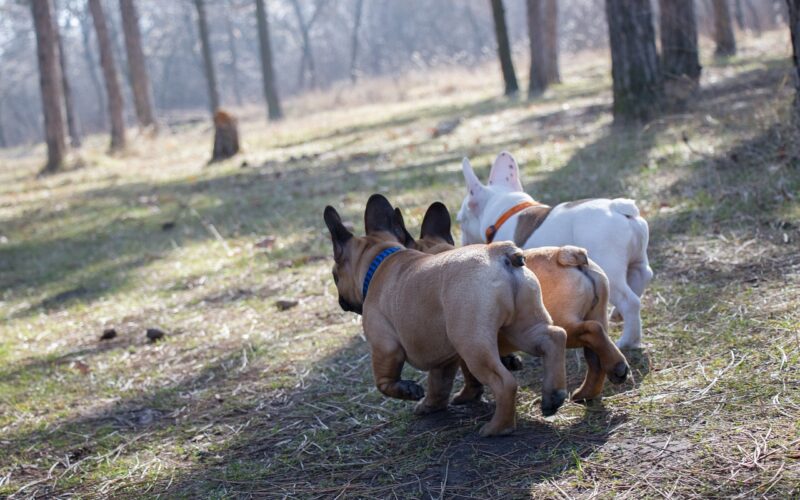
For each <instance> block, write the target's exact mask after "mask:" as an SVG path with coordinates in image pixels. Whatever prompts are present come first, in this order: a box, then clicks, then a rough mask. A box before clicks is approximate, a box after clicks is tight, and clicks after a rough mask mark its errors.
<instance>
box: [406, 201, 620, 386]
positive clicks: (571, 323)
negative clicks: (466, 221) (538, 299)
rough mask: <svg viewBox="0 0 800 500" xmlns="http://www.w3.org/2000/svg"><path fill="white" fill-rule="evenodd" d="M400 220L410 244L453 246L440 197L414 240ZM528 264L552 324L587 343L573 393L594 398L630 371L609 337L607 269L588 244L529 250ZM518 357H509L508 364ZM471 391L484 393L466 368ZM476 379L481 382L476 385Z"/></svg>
mask: <svg viewBox="0 0 800 500" xmlns="http://www.w3.org/2000/svg"><path fill="white" fill-rule="evenodd" d="M395 220H396V221H397V224H398V225H399V226H401V228H402V238H401V239H400V240H399V241H400V242H401V243H403V244H404V245H405V246H407V247H408V248H415V249H417V250H420V251H422V252H425V253H429V254H439V253H442V252H447V251H451V250H452V249H453V248H454V245H453V237H452V235H451V222H450V212H449V211H448V210H447V207H445V206H444V205H443V204H442V203H440V202H435V203H433V204H431V206H430V207H428V210H427V212H426V213H425V217H424V218H423V220H422V230H421V234H420V238H419V239H418V240H415V239H414V238H413V237H412V236H411V234H410V233H409V232H408V230H407V229H406V227H405V223H404V221H403V215H402V213H401V212H400V209H399V208H398V209H395ZM523 255H524V256H525V266H526V267H527V268H528V269H530V270H531V271H533V273H534V274H535V275H536V277H537V279H538V280H539V285H540V287H541V290H542V299H543V301H544V305H545V308H546V309H547V311H548V312H549V313H550V315H551V317H552V318H553V324H555V325H556V326H560V327H562V328H564V330H566V332H567V348H568V349H573V348H578V347H582V348H583V353H584V357H585V358H586V364H587V367H588V368H587V371H586V377H585V379H584V381H583V384H582V385H581V387H580V388H579V389H578V390H577V391H575V393H573V395H572V399H573V400H574V401H580V400H587V399H593V398H595V397H597V396H598V395H599V394H600V393H601V392H602V390H603V383H604V381H605V377H606V376H608V378H609V380H611V381H612V382H614V383H616V384H619V383H622V382H624V381H625V379H626V378H627V375H628V371H629V368H628V363H627V361H626V360H625V356H624V355H623V354H622V353H621V352H620V350H619V349H618V348H617V346H616V345H614V342H612V341H611V338H610V337H609V336H608V333H607V332H608V316H607V306H608V279H607V278H606V275H605V274H604V273H603V270H602V269H600V267H599V266H598V265H597V264H595V263H594V262H593V261H592V260H590V259H589V258H588V256H587V254H586V250H584V249H583V248H578V247H573V246H564V247H541V248H534V249H529V250H525V251H524V252H523ZM510 361H512V362H513V360H511V359H509V358H504V360H503V362H504V364H506V366H508V365H509V362H510ZM463 368H465V367H463V366H462V371H464V381H465V384H467V385H469V386H471V387H469V388H468V389H465V390H466V391H468V392H470V393H478V394H480V391H481V389H482V388H481V387H480V385H479V383H478V382H477V381H476V380H475V378H474V377H471V376H470V375H469V374H468V373H467V370H463ZM476 384H478V385H477V386H476Z"/></svg>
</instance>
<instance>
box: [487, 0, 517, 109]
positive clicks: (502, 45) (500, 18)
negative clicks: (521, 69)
mask: <svg viewBox="0 0 800 500" xmlns="http://www.w3.org/2000/svg"><path fill="white" fill-rule="evenodd" d="M491 2H492V17H493V18H494V34H495V37H496V38H497V55H498V56H499V58H500V69H501V70H502V72H503V81H504V82H505V84H506V90H505V94H506V95H516V93H517V92H519V85H518V84H517V75H516V74H515V73H514V61H513V60H512V59H511V44H510V43H509V41H508V28H506V13H505V8H504V7H503V0H491Z"/></svg>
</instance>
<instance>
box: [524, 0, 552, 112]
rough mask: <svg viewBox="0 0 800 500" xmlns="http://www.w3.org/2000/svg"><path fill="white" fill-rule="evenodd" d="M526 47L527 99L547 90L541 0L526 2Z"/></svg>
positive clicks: (545, 47)
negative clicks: (528, 57)
mask: <svg viewBox="0 0 800 500" xmlns="http://www.w3.org/2000/svg"><path fill="white" fill-rule="evenodd" d="M526 3H527V7H528V45H529V46H530V53H531V70H530V81H529V83H528V98H532V97H536V96H538V95H540V94H541V93H542V92H544V91H545V89H547V84H548V78H547V76H548V75H547V69H548V68H547V66H548V61H547V57H548V54H547V44H546V42H545V38H546V34H545V19H544V16H545V12H544V5H542V4H543V2H542V0H527V2H526Z"/></svg>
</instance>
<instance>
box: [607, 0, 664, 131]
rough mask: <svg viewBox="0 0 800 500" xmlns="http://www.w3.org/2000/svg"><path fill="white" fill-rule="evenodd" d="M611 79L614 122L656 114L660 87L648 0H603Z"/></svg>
mask: <svg viewBox="0 0 800 500" xmlns="http://www.w3.org/2000/svg"><path fill="white" fill-rule="evenodd" d="M606 19H607V22H608V34H609V39H610V42H611V43H610V45H611V75H612V78H613V81H614V85H613V86H614V104H613V110H614V122H615V123H617V124H625V123H628V122H636V121H646V120H649V119H650V118H652V117H653V116H655V114H656V112H657V111H658V109H659V106H660V104H661V100H662V95H663V89H662V83H661V78H660V74H659V67H658V54H657V53H656V43H655V33H654V29H653V15H652V10H651V6H650V0H606Z"/></svg>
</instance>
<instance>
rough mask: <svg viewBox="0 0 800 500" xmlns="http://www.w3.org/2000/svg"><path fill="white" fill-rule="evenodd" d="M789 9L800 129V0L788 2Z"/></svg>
mask: <svg viewBox="0 0 800 500" xmlns="http://www.w3.org/2000/svg"><path fill="white" fill-rule="evenodd" d="M786 3H787V5H788V7H789V30H790V31H791V34H792V60H793V61H794V73H795V75H794V88H795V94H794V118H795V123H796V124H797V126H798V127H800V0H786Z"/></svg>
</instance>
